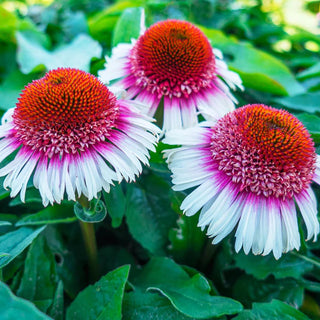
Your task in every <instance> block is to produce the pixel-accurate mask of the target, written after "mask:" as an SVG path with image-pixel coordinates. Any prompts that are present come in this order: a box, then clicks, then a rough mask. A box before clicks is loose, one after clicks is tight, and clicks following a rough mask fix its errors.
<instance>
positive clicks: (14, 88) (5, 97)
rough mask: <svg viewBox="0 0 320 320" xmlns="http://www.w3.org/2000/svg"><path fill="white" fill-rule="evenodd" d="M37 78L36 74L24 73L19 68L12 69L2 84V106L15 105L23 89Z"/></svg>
mask: <svg viewBox="0 0 320 320" xmlns="http://www.w3.org/2000/svg"><path fill="white" fill-rule="evenodd" d="M34 78H35V74H30V75H24V74H23V73H21V72H20V71H19V70H18V69H15V70H14V71H12V72H11V73H10V74H9V75H8V76H7V77H6V78H5V80H4V81H3V83H2V84H1V86H0V108H1V109H2V110H8V109H10V108H13V107H15V105H16V103H17V102H18V97H19V95H20V93H21V90H22V89H23V88H24V87H25V86H26V85H27V84H28V83H30V82H31V81H32V80H33V79H34Z"/></svg>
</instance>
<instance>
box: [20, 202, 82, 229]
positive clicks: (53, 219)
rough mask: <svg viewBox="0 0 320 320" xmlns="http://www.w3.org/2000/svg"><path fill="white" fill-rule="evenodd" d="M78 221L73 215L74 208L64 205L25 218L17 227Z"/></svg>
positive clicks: (51, 207) (48, 208)
mask: <svg viewBox="0 0 320 320" xmlns="http://www.w3.org/2000/svg"><path fill="white" fill-rule="evenodd" d="M76 220H77V217H76V216H75V215H74V213H73V206H72V205H70V204H63V205H55V206H50V207H47V208H45V209H43V210H41V211H39V212H37V213H33V214H29V215H27V216H24V217H23V218H21V219H20V220H19V221H18V222H17V223H16V226H26V225H41V224H51V223H69V222H73V221H76Z"/></svg>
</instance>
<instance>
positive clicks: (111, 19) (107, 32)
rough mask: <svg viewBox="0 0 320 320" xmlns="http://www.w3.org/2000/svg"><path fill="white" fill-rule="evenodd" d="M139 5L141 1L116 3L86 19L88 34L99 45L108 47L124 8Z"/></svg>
mask: <svg viewBox="0 0 320 320" xmlns="http://www.w3.org/2000/svg"><path fill="white" fill-rule="evenodd" d="M140 5H143V1H118V2H116V3H114V4H112V5H111V6H108V7H107V8H106V9H105V10H103V11H99V12H98V13H97V14H95V15H93V16H91V17H90V18H89V19H88V25H89V30H90V34H91V35H92V37H93V38H94V39H96V40H98V41H99V42H100V43H103V44H105V45H106V46H110V45H111V37H112V32H113V30H114V28H115V25H116V23H117V21H118V19H119V16H120V15H121V13H122V12H123V11H124V10H125V9H126V8H132V7H139V6H140ZM130 28H132V26H130Z"/></svg>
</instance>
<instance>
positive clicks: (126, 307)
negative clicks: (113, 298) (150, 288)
mask: <svg viewBox="0 0 320 320" xmlns="http://www.w3.org/2000/svg"><path fill="white" fill-rule="evenodd" d="M149 319H157V320H194V319H195V318H190V317H188V316H185V315H184V314H182V313H180V312H179V311H178V310H176V309H175V308H174V307H173V306H172V304H171V303H170V302H169V301H168V299H166V298H165V297H163V296H161V295H159V294H157V293H150V292H140V291H135V292H129V293H127V294H125V295H124V299H123V320H149Z"/></svg>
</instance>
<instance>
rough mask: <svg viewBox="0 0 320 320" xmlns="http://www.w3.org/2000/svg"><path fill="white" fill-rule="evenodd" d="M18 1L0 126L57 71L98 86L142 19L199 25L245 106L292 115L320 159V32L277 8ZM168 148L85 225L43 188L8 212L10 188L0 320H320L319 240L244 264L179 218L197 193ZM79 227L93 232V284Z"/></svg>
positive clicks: (4, 27)
mask: <svg viewBox="0 0 320 320" xmlns="http://www.w3.org/2000/svg"><path fill="white" fill-rule="evenodd" d="M8 2H9V1H5V2H3V1H0V114H1V115H2V114H3V113H4V112H5V111H6V110H8V109H9V108H12V107H13V106H14V105H15V103H17V101H18V100H17V99H18V97H19V94H20V92H21V90H22V89H23V88H24V86H25V85H27V84H28V83H30V82H31V81H32V80H35V79H38V78H40V77H42V76H43V75H44V73H45V72H46V71H47V70H49V69H53V68H57V67H64V66H70V67H76V68H80V69H83V70H86V71H88V72H91V73H93V74H95V75H97V72H98V71H99V70H100V69H102V68H103V65H104V63H105V58H104V55H106V54H108V55H110V52H111V50H112V47H113V46H115V45H117V44H119V43H122V42H127V43H128V42H131V40H132V38H135V39H136V38H137V37H138V36H139V33H140V22H141V18H142V17H143V14H144V12H145V15H146V23H147V26H150V25H151V24H153V23H155V22H156V21H159V20H163V19H167V18H173V19H185V20H188V21H190V22H192V23H195V24H197V25H198V26H199V27H200V28H201V29H202V30H203V32H204V33H205V34H206V35H207V37H208V38H209V39H210V42H211V44H212V46H213V47H215V48H218V49H220V50H221V51H222V52H223V54H224V57H225V60H226V62H227V63H228V66H229V67H230V69H232V70H234V71H236V72H238V73H239V75H240V76H241V78H242V80H243V84H244V87H245V91H244V92H240V91H237V92H236V93H235V95H236V97H237V99H238V100H239V105H240V106H241V105H244V104H249V103H263V104H268V105H272V106H274V107H277V108H284V109H287V110H288V111H290V112H292V113H293V114H294V115H295V116H297V118H299V119H300V120H301V121H302V123H303V124H304V125H305V126H306V128H307V129H308V130H309V132H310V134H311V137H312V138H313V139H314V142H315V147H316V150H317V152H318V153H320V56H319V50H320V49H319V48H320V38H319V29H317V30H315V32H314V33H312V32H309V31H306V30H304V29H303V28H301V27H297V26H288V24H286V22H285V20H284V19H283V18H282V16H281V14H283V12H282V9H281V8H275V7H272V6H276V4H275V2H276V1H275V2H273V1H262V0H260V1H241V3H242V5H240V4H239V3H240V2H237V1H235V0H227V1H226V0H205V1H201V0H190V1H169V0H164V1H154V0H126V1H124V0H118V1H112V0H99V1H94V0H81V1H76V0H68V1H62V0H58V1H53V2H52V3H51V4H50V5H43V4H38V5H33V6H28V3H29V2H26V1H14V2H12V6H13V7H14V10H10V11H9V10H8V8H9V7H10V6H8ZM44 2H46V1H42V3H44ZM267 2H268V3H271V2H272V3H273V4H270V6H271V7H268V6H267V4H266V3H267ZM298 2H299V1H298ZM18 3H19V4H18ZM244 3H253V4H250V5H249V4H247V5H245V4H244ZM318 6H319V1H308V3H307V5H306V7H308V8H309V9H310V10H311V11H312V12H313V13H316V12H317V10H318ZM277 14H279V15H277ZM299 14H300V12H299ZM314 19H316V18H315V16H314ZM273 21H278V23H277V24H275V23H274V22H273ZM166 148H168V146H166V145H164V144H163V143H161V142H160V143H159V145H158V147H157V151H156V152H155V153H152V154H151V155H150V156H151V158H150V167H148V168H147V167H144V168H143V172H142V174H141V176H140V177H139V178H138V179H137V181H136V182H135V183H131V184H128V183H125V182H123V183H121V184H117V185H115V186H112V187H111V190H110V192H108V193H107V192H105V191H103V192H102V193H101V195H100V199H99V200H93V201H92V202H91V207H90V206H89V208H88V210H87V211H86V212H83V211H81V210H80V211H79V210H78V209H79V208H77V207H76V208H75V209H74V203H72V202H71V201H70V202H68V201H64V202H63V203H62V204H55V205H53V206H48V207H47V208H43V207H42V205H41V199H40V195H39V193H38V192H37V191H36V190H35V189H34V188H28V190H27V197H26V203H22V202H21V200H20V199H19V198H18V197H17V198H15V199H11V198H10V196H9V193H10V191H9V190H5V189H4V188H3V180H4V178H0V182H1V183H0V305H1V308H0V319H4V320H16V319H28V320H29V319H32V320H33V319H35V320H36V319H55V320H63V319H67V320H73V319H75V320H76V319H86V320H87V319H88V320H90V319H100V320H102V319H107V320H109V319H110V320H117V319H124V320H149V319H159V320H188V319H189V320H194V319H207V320H209V319H235V320H244V319H245V320H247V319H249V320H250V319H252V320H253V319H254V320H258V319H259V320H265V319H266V320H268V319H279V320H280V319H281V320H282V319H283V320H286V319H288V320H289V319H290V320H293V319H298V320H305V319H309V318H310V319H315V320H320V307H319V305H320V258H319V255H320V244H319V241H316V242H314V243H311V242H310V241H308V242H303V243H302V245H301V249H300V251H299V252H291V253H287V254H284V255H283V256H282V258H280V259H279V260H275V259H274V257H273V256H272V254H270V255H267V256H253V255H252V254H249V255H245V254H244V253H242V252H240V253H238V254H237V253H235V251H234V249H233V247H234V237H233V235H231V236H229V237H227V238H226V239H225V240H223V241H222V242H221V243H220V244H218V245H212V244H211V239H208V238H207V236H206V234H205V231H201V229H200V228H198V227H197V223H198V215H195V216H193V217H186V216H185V215H183V213H182V212H181V210H180V204H181V202H182V200H183V199H184V197H185V195H186V194H184V193H182V192H174V191H173V190H172V189H171V178H170V172H169V170H168V167H167V165H166V163H165V161H164V159H163V153H162V151H163V150H164V149H166ZM2 165H3V163H2V164H1V166H2ZM314 190H315V194H316V197H317V199H318V206H319V205H320V187H319V186H316V185H315V186H314ZM100 202H101V203H103V205H102V206H99V205H100V204H101V203H100ZM98 207H99V208H100V209H101V211H100V214H101V212H103V214H102V215H96V214H97V211H99V210H97V208H98ZM74 210H75V212H76V214H74ZM77 210H78V211H77ZM105 214H106V217H105ZM79 220H82V221H90V222H92V223H93V222H94V224H92V225H93V227H94V228H93V230H94V232H95V235H96V238H97V252H98V253H97V256H98V257H97V259H98V268H97V270H95V271H96V272H95V275H92V274H90V269H91V265H90V263H91V262H90V261H89V259H88V258H87V255H86V250H85V247H84V243H83V239H82V234H81V228H80V225H79ZM300 228H301V232H302V229H303V226H300Z"/></svg>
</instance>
